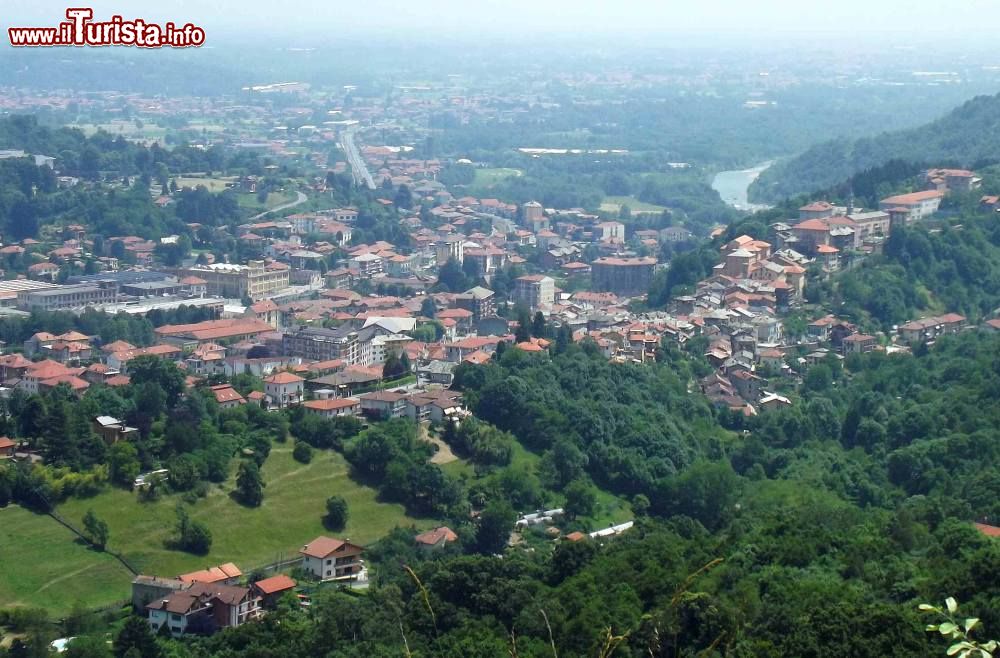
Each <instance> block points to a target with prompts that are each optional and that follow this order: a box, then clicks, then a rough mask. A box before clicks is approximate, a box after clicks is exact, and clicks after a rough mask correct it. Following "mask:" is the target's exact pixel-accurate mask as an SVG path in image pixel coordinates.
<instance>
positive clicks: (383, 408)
mask: <svg viewBox="0 0 1000 658" xmlns="http://www.w3.org/2000/svg"><path fill="white" fill-rule="evenodd" d="M358 399H359V400H360V401H361V413H363V414H364V415H366V416H370V417H372V418H380V419H382V420H388V419H390V418H402V417H403V416H405V415H406V394H405V393H396V392H394V391H375V392H373V393H365V394H363V395H359V396H358Z"/></svg>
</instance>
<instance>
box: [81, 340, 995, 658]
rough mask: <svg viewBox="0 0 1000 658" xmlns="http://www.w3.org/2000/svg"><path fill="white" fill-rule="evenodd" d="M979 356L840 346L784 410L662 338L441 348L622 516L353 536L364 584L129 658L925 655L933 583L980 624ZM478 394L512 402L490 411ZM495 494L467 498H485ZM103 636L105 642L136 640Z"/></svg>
mask: <svg viewBox="0 0 1000 658" xmlns="http://www.w3.org/2000/svg"><path fill="white" fill-rule="evenodd" d="M998 353H1000V336H996V335H988V334H981V333H969V334H965V335H962V336H954V337H947V338H945V339H942V340H940V341H939V342H938V344H937V345H935V346H934V347H933V348H931V349H930V350H928V351H925V352H921V353H919V354H917V355H908V354H904V355H895V356H886V355H884V354H879V353H873V354H869V355H865V356H857V357H852V358H851V359H849V360H848V361H847V363H846V367H845V368H844V369H843V370H838V371H837V372H836V373H834V376H833V377H832V378H831V380H830V381H829V382H828V383H827V385H826V386H824V387H818V388H813V389H809V390H806V391H804V392H803V396H802V398H801V400H800V401H799V402H798V403H797V404H796V405H795V406H794V407H793V408H791V409H789V410H785V411H780V412H773V413H766V414H762V415H760V416H757V417H755V418H750V419H744V418H743V417H742V416H730V415H728V413H724V414H722V415H717V414H716V413H715V412H712V411H711V410H710V409H709V408H708V407H707V406H706V405H705V404H704V403H703V402H701V401H700V400H698V399H696V398H692V397H691V396H687V395H684V394H683V392H682V391H683V383H684V381H685V379H686V378H687V377H689V376H691V375H693V374H695V372H696V371H697V370H698V369H699V362H698V361H697V359H694V358H691V357H687V356H685V355H684V354H683V353H682V352H678V351H676V350H674V349H673V348H670V347H669V346H665V349H664V353H663V355H662V362H663V363H661V364H659V365H651V364H647V365H646V366H645V370H644V371H640V370H637V369H634V368H632V367H631V366H627V365H612V364H608V363H606V362H605V361H604V359H603V358H601V357H600V356H598V355H596V354H593V353H591V348H588V347H586V346H585V347H583V348H582V349H581V348H579V347H567V348H564V349H563V350H562V351H560V352H559V353H558V354H556V355H555V356H554V357H553V358H551V359H549V358H548V357H544V356H532V355H524V354H517V353H516V352H514V351H508V352H507V354H505V355H504V356H503V357H502V358H501V359H500V362H499V363H494V364H490V365H487V366H464V367H463V372H462V374H461V380H462V382H461V385H462V386H463V387H464V389H465V391H466V394H467V395H468V396H469V397H470V401H471V402H472V403H473V404H474V406H475V408H476V410H477V413H479V414H482V415H484V416H491V415H492V416H495V417H494V420H495V421H496V422H497V423H498V424H501V425H502V426H504V427H507V428H509V429H510V430H511V431H512V432H513V433H514V435H515V436H516V437H517V438H518V439H519V440H520V441H521V442H523V443H524V444H525V445H527V446H529V447H531V448H532V449H534V450H538V451H540V452H541V453H542V455H543V456H542V462H541V466H540V467H539V471H540V473H541V475H542V476H543V478H544V479H545V481H546V482H547V483H548V484H551V485H552V486H556V487H561V486H563V485H562V484H560V482H559V480H560V479H561V478H562V477H565V476H567V475H568V476H570V477H573V478H575V479H576V480H579V479H587V478H589V477H593V478H594V479H595V481H597V482H599V483H602V484H603V485H604V486H610V487H612V488H614V489H616V490H619V491H623V492H624V491H633V492H638V493H636V494H635V495H634V497H633V499H632V500H633V509H634V512H635V514H636V518H637V525H636V527H635V528H634V529H633V530H631V531H629V532H627V533H625V534H624V535H622V536H620V537H618V538H615V539H612V540H609V541H604V542H597V541H593V540H585V541H582V542H568V541H563V542H557V543H553V542H551V541H544V540H542V539H540V538H536V539H534V540H532V548H531V550H527V551H523V550H512V551H508V552H507V554H506V555H505V556H503V557H499V556H497V555H493V554H491V551H489V550H483V547H481V546H480V545H479V543H478V541H476V540H474V539H472V534H471V533H467V532H466V531H465V530H464V529H462V530H460V535H461V536H462V540H461V542H460V544H461V545H459V546H455V547H452V548H449V549H447V550H446V551H443V552H441V553H438V554H436V555H431V554H427V553H421V552H418V551H416V550H415V549H414V548H413V544H412V535H413V532H414V531H412V530H406V529H398V530H397V531H395V532H394V533H392V534H391V535H390V536H389V537H388V538H386V539H385V540H383V541H381V542H379V543H378V544H377V545H376V546H374V547H372V557H373V559H374V560H375V561H376V563H377V564H378V566H379V574H380V576H379V579H380V582H379V585H378V587H377V588H373V589H372V590H371V591H370V592H368V593H367V594H365V595H361V596H358V595H350V594H347V593H341V592H337V591H334V590H328V591H327V592H324V593H320V594H318V595H317V596H316V597H315V598H314V600H313V602H312V605H311V606H310V607H309V608H308V609H305V610H304V609H302V608H301V607H300V606H298V605H297V602H296V601H295V600H294V598H289V599H288V600H286V601H285V602H283V603H282V604H281V606H280V609H279V612H277V613H276V614H272V615H269V616H268V617H267V618H265V620H264V621H263V622H262V623H260V624H251V625H247V626H244V627H241V628H238V629H233V630H230V631H226V632H224V633H219V634H217V635H215V636H214V637H211V638H207V639H201V640H193V641H190V640H189V641H186V642H177V641H171V640H167V639H163V638H161V639H159V640H158V644H159V646H158V647H157V646H156V645H155V644H147V645H144V648H145V649H146V650H147V651H148V650H153V649H155V651H154V653H152V654H143V655H170V656H177V657H186V656H197V657H207V656H226V657H228V656H237V655H253V656H260V657H271V656H274V657H277V656H286V655H327V656H335V657H338V658H341V657H345V658H346V657H349V656H350V657H359V658H360V657H362V656H395V655H412V656H447V657H452V656H453V657H455V658H458V657H460V656H461V657H466V656H483V657H487V656H500V655H516V656H531V657H540V656H552V655H559V656H608V655H611V653H614V655H620V656H635V657H639V656H676V655H679V656H694V655H731V656H772V657H778V656H804V657H815V658H820V657H824V658H825V657H827V656H843V657H845V658H846V657H851V658H856V657H861V658H865V657H871V658H876V657H877V658H885V657H887V656H892V657H899V658H904V657H906V658H910V657H913V656H935V655H943V653H944V649H945V646H944V642H943V641H942V640H941V639H940V638H938V637H937V636H936V634H926V633H925V630H924V627H925V624H926V622H927V621H928V620H927V617H926V616H924V615H921V614H920V613H919V612H918V605H919V604H920V603H921V602H924V601H931V602H939V601H941V600H943V599H944V597H946V596H949V595H953V596H955V597H957V598H958V599H959V600H960V601H961V602H962V611H963V613H964V614H966V615H968V616H970V617H973V616H974V617H979V618H980V619H981V622H980V623H981V624H983V625H984V626H985V628H986V629H987V631H986V633H987V634H988V633H990V631H991V630H992V629H1000V576H998V574H1000V546H998V544H997V542H996V541H995V540H992V539H990V538H988V537H984V536H982V535H981V534H980V533H979V532H978V531H976V530H975V528H974V527H973V526H972V524H971V521H972V520H974V519H981V518H994V517H995V515H996V514H998V513H1000V508H998V506H997V502H996V501H997V500H998V498H1000V471H998V470H997V467H996V464H997V463H998V458H1000V455H998V454H997V446H998V445H1000V443H998V441H997V438H998V437H997V429H996V428H997V426H998V424H1000V418H997V417H996V409H995V405H994V404H992V402H993V401H994V400H995V399H996V396H997V394H998V391H1000V370H998V369H997V363H996V355H997V354H998ZM640 372H645V373H647V374H644V375H643V374H640ZM501 403H502V404H505V405H509V408H510V409H511V411H512V412H513V413H510V414H507V416H506V417H501V416H499V415H498V414H494V413H493V410H495V409H498V407H497V406H496V405H497V404H501ZM567 438H572V440H573V441H574V442H575V443H576V444H577V445H579V446H580V449H579V450H573V449H569V451H568V452H567V448H566V447H561V444H562V443H563V442H564V441H565V439H567ZM570 446H572V444H570ZM554 457H558V459H556V458H554ZM564 468H566V469H574V472H573V473H562V470H563V469H564ZM617 472H620V473H622V474H624V475H626V478H622V479H616V478H614V477H613V473H617ZM576 480H574V481H576ZM515 490H516V487H513V486H512V485H510V484H508V485H507V486H506V487H498V488H494V489H490V490H487V491H483V492H481V495H483V496H486V497H487V498H489V499H490V500H491V505H490V507H488V508H487V509H488V510H493V509H495V506H496V505H498V504H504V501H506V500H509V499H510V496H511V495H512V492H514V491H515ZM647 496H648V497H647ZM508 509H509V508H508ZM484 514H485V515H486V517H484V519H483V520H482V521H481V524H480V527H482V526H483V524H489V523H490V522H491V521H492V517H491V516H490V514H491V512H489V511H487V512H484ZM452 522H453V523H455V524H456V525H457V524H461V523H462V522H461V521H460V520H459V519H458V518H454V519H452ZM458 527H460V528H462V526H458ZM483 532H484V531H483V530H482V529H480V530H478V531H477V532H476V534H477V536H479V535H482V534H483ZM463 553H464V554H463ZM403 565H406V566H407V567H410V568H411V569H412V571H410V570H408V569H406V568H404V566H403ZM130 633H131V631H130ZM123 637H124V639H122V638H119V640H118V642H117V644H116V651H117V655H123V654H124V652H125V651H126V650H127V649H128V648H130V647H131V646H140V645H142V643H143V642H147V643H151V642H152V640H151V639H143V638H142V637H139V636H137V635H135V634H128V635H126V634H123ZM150 647H153V649H150ZM611 649H613V650H614V651H611ZM161 652H162V653H161ZM554 652H555V653H554ZM81 655H93V656H103V655H106V653H101V652H98V653H94V654H81Z"/></svg>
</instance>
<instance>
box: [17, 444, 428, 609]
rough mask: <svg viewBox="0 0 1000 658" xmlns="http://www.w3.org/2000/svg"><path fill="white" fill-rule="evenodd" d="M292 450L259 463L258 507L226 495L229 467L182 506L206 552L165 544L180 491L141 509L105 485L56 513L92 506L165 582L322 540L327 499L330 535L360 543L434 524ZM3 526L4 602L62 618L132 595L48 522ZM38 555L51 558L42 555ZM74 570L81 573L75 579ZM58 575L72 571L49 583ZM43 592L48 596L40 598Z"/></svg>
mask: <svg viewBox="0 0 1000 658" xmlns="http://www.w3.org/2000/svg"><path fill="white" fill-rule="evenodd" d="M291 452H292V445H291V443H290V442H289V443H287V444H278V445H276V446H275V447H274V449H273V450H272V451H271V454H270V456H269V457H268V459H267V461H266V462H265V463H264V467H263V469H262V472H263V475H264V479H265V482H266V483H267V487H266V488H265V489H264V503H263V505H261V507H259V508H256V509H252V508H247V507H244V506H242V505H240V504H239V503H237V502H235V501H234V500H232V498H230V496H229V494H230V492H231V491H232V490H233V489H234V486H235V463H234V469H233V472H234V475H233V476H231V477H230V479H229V481H228V482H226V483H225V484H223V485H222V486H218V485H215V486H212V488H211V489H210V493H209V494H208V496H206V497H205V498H204V499H201V500H198V501H197V502H196V503H195V504H194V505H191V506H188V505H185V507H187V509H188V511H189V513H190V515H191V517H192V518H193V519H197V520H199V521H202V522H203V523H205V524H206V525H208V527H209V528H210V529H211V531H212V538H213V542H212V549H211V552H210V553H209V554H208V555H205V556H197V555H191V554H189V553H184V552H181V551H174V550H170V549H168V548H166V547H165V546H164V542H165V541H166V540H167V539H169V538H170V537H171V536H172V535H173V532H174V524H175V520H176V515H175V508H176V506H177V504H178V503H179V502H181V496H179V495H176V494H173V495H167V496H163V497H162V498H161V499H159V500H157V501H154V502H148V503H141V502H139V501H138V499H137V498H136V494H135V493H134V492H128V491H123V490H121V489H109V490H106V491H104V492H102V493H101V494H99V495H97V496H95V497H93V498H89V499H72V500H69V501H67V502H66V503H63V504H62V505H60V506H59V507H58V512H59V513H60V514H61V515H62V516H63V517H64V518H66V519H67V520H68V521H70V522H71V523H74V524H77V525H78V527H79V526H82V523H81V520H82V518H83V516H84V514H86V512H87V510H88V509H93V510H94V513H95V514H96V515H97V516H98V517H99V518H101V519H103V520H105V521H106V522H107V524H108V526H109V528H110V541H109V542H108V546H109V548H110V549H111V550H114V551H116V552H118V553H120V554H122V555H123V556H124V557H125V559H126V560H127V561H128V562H129V563H130V564H132V565H133V566H134V567H135V568H137V569H138V570H139V571H140V572H143V573H150V574H157V575H165V576H175V575H177V574H180V573H184V572H187V571H193V570H197V569H202V568H205V567H207V566H211V565H216V564H221V563H224V562H235V563H236V564H237V565H238V566H239V567H240V568H241V569H242V570H243V571H244V572H249V571H250V570H251V569H253V568H255V567H259V566H262V565H265V564H268V563H271V562H274V561H276V560H279V559H287V558H289V557H294V556H295V554H296V553H297V551H298V549H299V548H301V546H302V545H303V544H305V543H306V542H308V541H310V540H312V539H314V538H315V537H317V536H318V535H321V534H334V533H331V532H330V531H328V530H326V529H325V528H324V527H323V524H322V516H323V514H324V513H325V503H326V499H327V498H328V497H329V496H332V495H334V494H336V495H340V496H343V497H344V498H345V499H346V500H347V503H348V509H349V511H350V518H349V520H348V523H347V527H346V528H345V529H344V530H343V531H342V532H339V533H335V534H336V535H337V536H340V537H344V538H350V539H351V540H353V541H355V542H358V543H361V544H367V543H371V542H373V541H375V540H376V539H378V538H380V537H382V536H383V535H385V534H387V533H388V532H389V531H390V530H392V528H394V527H395V526H397V525H398V526H411V525H413V526H416V527H418V528H427V527H431V526H433V525H434V523H435V522H434V520H433V519H414V518H411V517H408V516H407V515H406V513H405V511H404V509H403V507H402V506H401V505H395V504H386V503H380V502H378V501H376V499H375V497H376V492H375V490H374V489H371V488H369V487H365V486H363V485H360V484H358V483H356V482H355V481H354V480H352V479H351V478H350V477H349V476H348V465H347V462H346V461H345V460H344V458H343V457H342V456H341V455H340V454H338V453H335V452H333V451H320V450H317V451H316V453H315V455H314V458H313V460H312V462H311V463H309V464H300V463H299V462H297V461H295V460H294V459H292V455H291ZM8 519H10V520H8ZM0 521H2V523H0V526H2V527H0V545H3V546H4V562H5V563H7V557H8V555H10V556H12V559H13V560H14V562H13V563H16V564H19V565H20V566H21V568H20V569H19V570H18V573H17V575H16V577H11V578H8V577H6V576H5V577H4V578H2V579H0V605H6V604H14V603H31V604H32V605H41V606H43V607H46V608H48V609H50V610H51V611H53V612H54V613H58V612H65V611H67V610H68V609H69V608H71V607H72V605H73V603H74V602H75V601H76V600H80V601H83V602H84V603H85V604H86V605H88V606H99V605H104V604H107V603H112V602H114V601H118V600H121V599H125V598H127V597H128V595H129V582H130V581H131V575H130V574H129V573H128V571H127V570H126V569H125V568H124V567H122V566H121V565H120V564H119V563H118V562H117V561H115V560H114V559H113V558H111V557H110V556H107V555H102V554H101V553H97V552H95V551H91V550H89V549H87V548H86V547H84V546H82V545H81V544H78V543H74V539H75V537H74V535H73V534H72V533H71V532H70V531H69V530H67V529H66V528H64V527H62V526H61V525H59V524H58V523H56V522H55V521H54V520H52V519H51V518H49V517H47V516H43V515H36V514H33V513H30V512H27V511H25V510H22V509H20V508H16V507H11V508H8V509H4V510H0ZM8 550H10V551H12V553H8V552H7V551H8ZM39 554H41V555H43V556H44V555H49V556H51V559H39V557H38V556H39ZM19 557H21V558H23V559H18V558H19ZM67 561H68V563H67ZM77 571H78V572H79V576H74V575H72V574H73V572H77ZM60 574H69V575H64V576H63V578H62V579H58V580H57V581H56V582H55V583H51V582H50V581H52V580H53V579H56V578H57V577H58V576H60ZM57 585H58V586H57ZM43 588H44V589H43ZM40 592H45V594H42V595H41V596H39V594H40Z"/></svg>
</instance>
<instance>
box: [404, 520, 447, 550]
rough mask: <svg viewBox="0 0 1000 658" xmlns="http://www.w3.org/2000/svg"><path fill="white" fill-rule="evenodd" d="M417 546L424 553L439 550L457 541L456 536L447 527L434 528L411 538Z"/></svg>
mask: <svg viewBox="0 0 1000 658" xmlns="http://www.w3.org/2000/svg"><path fill="white" fill-rule="evenodd" d="M413 540H414V541H415V542H417V546H418V547H419V548H420V549H422V550H425V551H432V550H439V549H442V548H444V547H445V546H447V545H448V544H451V543H454V542H457V541H458V535H456V534H455V532H454V531H453V530H452V529H451V528H449V527H448V526H441V527H440V528H434V529H433V530H428V531H427V532H421V533H420V534H419V535H417V536H416V537H414V538H413Z"/></svg>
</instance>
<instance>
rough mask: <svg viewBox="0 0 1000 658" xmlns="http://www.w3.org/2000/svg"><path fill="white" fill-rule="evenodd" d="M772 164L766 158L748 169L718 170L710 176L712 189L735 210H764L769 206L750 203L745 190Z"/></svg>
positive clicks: (771, 161) (772, 162)
mask: <svg viewBox="0 0 1000 658" xmlns="http://www.w3.org/2000/svg"><path fill="white" fill-rule="evenodd" d="M772 164H774V161H773V160H768V161H767V162H762V163H761V164H759V165H756V166H754V167H750V168H748V169H734V170H730V171H720V172H719V173H717V174H716V175H715V177H714V178H712V189H713V190H715V191H716V192H718V193H719V196H720V197H722V200H723V201H724V202H725V203H726V204H728V205H730V206H732V207H733V208H736V209H737V210H742V211H745V212H755V211H757V210H766V209H768V208H770V206H767V205H764V204H759V203H750V201H749V199H748V198H747V192H748V190H749V189H750V185H751V184H752V183H753V182H754V181H755V180H757V177H758V176H760V175H761V173H763V172H764V171H765V170H766V169H767V168H768V167H770V166H771V165H772Z"/></svg>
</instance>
